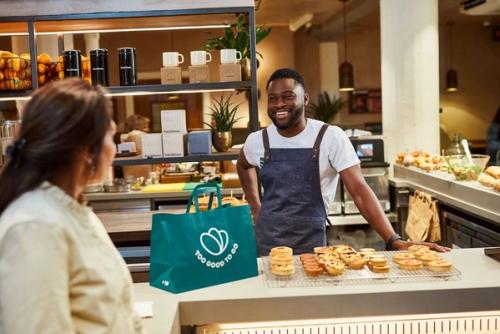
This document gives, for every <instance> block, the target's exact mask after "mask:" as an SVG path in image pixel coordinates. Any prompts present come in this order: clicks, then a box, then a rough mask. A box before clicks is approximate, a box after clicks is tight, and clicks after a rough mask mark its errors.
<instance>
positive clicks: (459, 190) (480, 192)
mask: <svg viewBox="0 0 500 334" xmlns="http://www.w3.org/2000/svg"><path fill="white" fill-rule="evenodd" d="M390 182H391V184H393V185H395V186H396V187H409V188H412V189H418V190H422V191H425V192H427V193H429V194H430V195H431V196H432V197H434V198H436V199H438V200H440V201H442V202H444V203H448V204H450V205H452V206H454V207H457V208H460V209H463V210H464V211H468V212H470V213H473V214H475V215H477V216H479V217H482V218H485V219H488V220H491V221H492V222H493V223H498V224H500V192H498V191H495V190H493V189H492V188H488V187H485V186H483V185H482V184H480V183H479V182H477V181H456V180H455V178H454V176H453V175H451V174H448V173H445V172H439V171H434V172H430V173H428V172H425V171H422V170H420V169H418V168H416V167H404V166H401V165H394V177H392V178H390Z"/></svg>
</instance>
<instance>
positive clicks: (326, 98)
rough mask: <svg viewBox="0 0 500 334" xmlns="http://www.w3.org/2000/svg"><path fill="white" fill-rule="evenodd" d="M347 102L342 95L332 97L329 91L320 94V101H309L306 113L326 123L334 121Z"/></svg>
mask: <svg viewBox="0 0 500 334" xmlns="http://www.w3.org/2000/svg"><path fill="white" fill-rule="evenodd" d="M344 105H345V102H344V101H342V99H341V98H340V97H336V96H333V97H330V95H328V93H327V92H323V93H321V94H319V95H318V103H317V104H316V103H312V102H311V103H309V106H308V107H307V110H306V113H307V116H308V117H311V118H315V119H318V120H320V121H323V122H325V123H330V122H332V121H333V119H334V118H335V116H336V115H337V114H338V113H339V112H340V111H341V110H342V108H343V107H344Z"/></svg>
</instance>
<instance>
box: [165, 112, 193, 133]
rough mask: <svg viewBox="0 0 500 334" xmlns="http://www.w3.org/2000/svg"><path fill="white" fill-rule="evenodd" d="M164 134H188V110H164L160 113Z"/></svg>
mask: <svg viewBox="0 0 500 334" xmlns="http://www.w3.org/2000/svg"><path fill="white" fill-rule="evenodd" d="M160 118H161V131H162V132H164V133H165V132H181V133H187V127H186V110H184V109H173V110H162V111H161V113H160Z"/></svg>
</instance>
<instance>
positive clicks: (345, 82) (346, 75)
mask: <svg viewBox="0 0 500 334" xmlns="http://www.w3.org/2000/svg"><path fill="white" fill-rule="evenodd" d="M339 1H341V2H342V10H343V15H344V62H343V63H342V64H341V65H340V67H339V90H340V91H341V92H349V91H353V90H354V68H353V67H352V64H351V63H349V62H348V61H347V34H346V8H345V3H346V2H347V1H348V0H339Z"/></svg>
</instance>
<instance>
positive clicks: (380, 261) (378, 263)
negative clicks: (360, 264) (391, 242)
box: [369, 257, 387, 267]
mask: <svg viewBox="0 0 500 334" xmlns="http://www.w3.org/2000/svg"><path fill="white" fill-rule="evenodd" d="M369 265H370V266H371V267H383V266H386V265H387V259H386V258H385V257H372V258H371V259H370V262H369Z"/></svg>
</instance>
